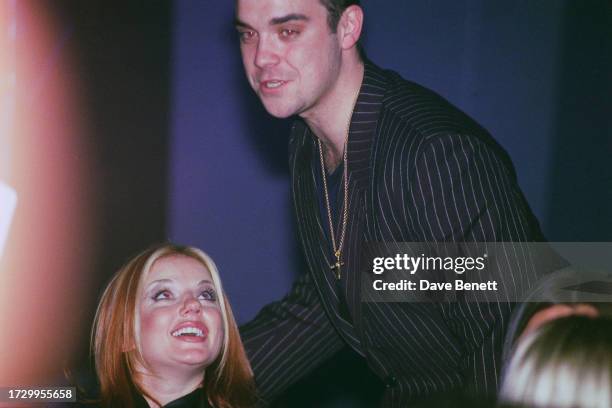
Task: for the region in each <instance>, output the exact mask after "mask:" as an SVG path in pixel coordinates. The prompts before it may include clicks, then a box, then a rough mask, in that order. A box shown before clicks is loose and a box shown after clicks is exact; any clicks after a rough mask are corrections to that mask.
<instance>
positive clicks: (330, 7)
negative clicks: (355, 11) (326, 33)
mask: <svg viewBox="0 0 612 408" xmlns="http://www.w3.org/2000/svg"><path fill="white" fill-rule="evenodd" d="M319 1H320V2H321V4H322V5H323V7H325V8H326V9H327V24H328V25H329V29H330V30H331V32H332V33H335V32H336V30H337V29H338V22H339V21H340V17H342V13H344V10H346V9H347V7H349V6H352V5H357V6H359V3H360V1H359V0H319Z"/></svg>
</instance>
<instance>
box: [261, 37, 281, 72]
mask: <svg viewBox="0 0 612 408" xmlns="http://www.w3.org/2000/svg"><path fill="white" fill-rule="evenodd" d="M278 62H279V55H278V52H277V51H276V50H275V49H274V45H273V44H272V43H271V41H270V40H269V39H266V38H261V37H260V38H259V41H258V43H257V51H256V52H255V66H257V67H258V68H265V67H269V66H271V65H276V64H278Z"/></svg>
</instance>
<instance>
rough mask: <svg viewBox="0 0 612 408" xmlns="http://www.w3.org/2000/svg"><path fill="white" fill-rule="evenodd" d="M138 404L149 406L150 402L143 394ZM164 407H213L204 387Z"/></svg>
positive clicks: (139, 407) (139, 396) (138, 397)
mask: <svg viewBox="0 0 612 408" xmlns="http://www.w3.org/2000/svg"><path fill="white" fill-rule="evenodd" d="M136 406H137V407H138V408H141V407H142V408H149V404H147V401H146V400H145V399H144V397H143V396H142V395H140V394H139V395H138V396H137V400H136ZM163 408H212V407H211V405H210V404H209V403H208V400H207V399H206V396H205V394H204V392H203V391H202V388H197V389H196V390H194V391H193V392H191V393H189V394H187V395H184V396H182V397H180V398H179V399H175V400H174V401H170V402H169V403H167V404H166V405H164V406H163Z"/></svg>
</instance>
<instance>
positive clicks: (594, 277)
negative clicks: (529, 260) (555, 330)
mask: <svg viewBox="0 0 612 408" xmlns="http://www.w3.org/2000/svg"><path fill="white" fill-rule="evenodd" d="M611 299H612V274H610V273H601V272H592V271H587V270H576V269H574V268H571V267H568V268H564V269H561V270H559V271H556V272H555V273H551V274H548V275H546V276H544V277H543V278H542V279H541V280H540V281H539V282H538V283H537V284H536V285H535V286H534V287H533V288H532V290H531V291H530V293H528V294H527V295H526V296H525V299H524V301H523V302H522V303H521V304H520V305H519V306H518V307H517V308H516V309H515V310H514V312H513V313H512V318H511V320H510V323H509V325H508V330H507V333H506V339H505V343H504V351H503V354H504V361H506V362H507V360H508V358H509V357H510V355H511V353H512V350H514V348H515V345H516V343H517V342H518V341H519V340H520V339H521V338H523V337H526V336H527V335H528V334H529V333H531V332H532V331H534V330H536V329H538V328H539V327H540V326H542V325H543V324H546V323H547V322H550V321H553V320H555V319H558V318H562V317H568V316H586V317H593V318H594V317H598V316H610V317H612V302H611Z"/></svg>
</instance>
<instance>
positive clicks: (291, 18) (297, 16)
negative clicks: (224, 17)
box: [234, 13, 310, 28]
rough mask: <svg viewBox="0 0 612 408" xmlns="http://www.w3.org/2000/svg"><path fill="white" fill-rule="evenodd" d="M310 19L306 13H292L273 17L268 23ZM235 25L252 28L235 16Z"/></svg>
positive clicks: (274, 23)
mask: <svg viewBox="0 0 612 408" xmlns="http://www.w3.org/2000/svg"><path fill="white" fill-rule="evenodd" d="M309 20H310V17H308V16H306V15H304V14H299V13H291V14H287V15H286V16H282V17H274V18H271V19H270V22H269V23H268V24H269V25H278V24H283V23H286V22H288V21H309ZM234 26H235V27H243V28H252V27H251V26H250V25H249V24H247V23H245V22H244V21H242V20H240V19H238V18H234Z"/></svg>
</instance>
